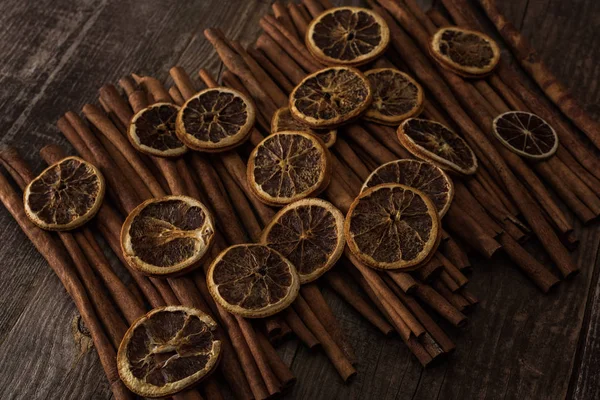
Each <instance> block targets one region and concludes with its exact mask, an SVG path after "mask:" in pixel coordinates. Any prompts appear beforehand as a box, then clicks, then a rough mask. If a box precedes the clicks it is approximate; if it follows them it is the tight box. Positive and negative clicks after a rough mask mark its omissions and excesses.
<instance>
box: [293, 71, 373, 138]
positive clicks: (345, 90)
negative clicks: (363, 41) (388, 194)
mask: <svg viewBox="0 0 600 400" xmlns="http://www.w3.org/2000/svg"><path fill="white" fill-rule="evenodd" d="M372 97H373V95H372V91H371V86H370V85H369V81H368V80H367V78H366V77H365V76H364V75H363V73H362V72H360V71H359V70H357V69H355V68H350V67H331V68H325V69H322V70H320V71H317V72H315V73H313V74H311V75H308V76H307V77H306V78H304V79H303V80H302V82H300V83H299V84H298V86H296V87H295V88H294V90H293V91H292V93H291V94H290V112H291V113H292V116H293V117H294V118H296V119H297V120H299V121H301V122H303V123H304V124H306V125H308V126H310V127H311V128H316V129H323V128H334V127H337V126H340V125H342V124H344V123H346V122H349V121H351V120H353V119H355V118H357V117H358V116H360V114H362V113H363V112H364V111H365V110H366V109H367V107H369V105H370V104H371V101H372Z"/></svg>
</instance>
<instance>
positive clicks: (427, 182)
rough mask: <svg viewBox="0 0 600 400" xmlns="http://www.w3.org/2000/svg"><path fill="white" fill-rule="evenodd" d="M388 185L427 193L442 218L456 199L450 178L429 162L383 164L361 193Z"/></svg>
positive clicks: (374, 172) (400, 161)
mask: <svg viewBox="0 0 600 400" xmlns="http://www.w3.org/2000/svg"><path fill="white" fill-rule="evenodd" d="M386 183H399V184H401V185H404V186H410V187H411V188H414V189H417V190H420V191H421V192H423V193H425V194H426V195H427V197H429V199H430V200H431V201H433V204H434V205H435V208H436V209H437V211H438V216H439V217H440V218H442V217H443V216H444V215H445V214H446V211H448V208H450V204H451V203H452V198H453V197H454V185H453V184H452V180H451V179H450V177H449V176H448V175H447V174H446V173H445V172H444V171H443V170H442V169H441V168H438V167H436V166H435V165H433V164H432V163H430V162H427V161H418V160H396V161H390V162H388V163H386V164H383V165H382V166H380V167H379V168H377V169H376V170H375V171H373V172H372V173H371V175H369V177H368V178H367V180H366V181H365V183H364V185H363V187H362V190H361V192H364V191H365V190H367V189H369V188H372V187H375V186H377V185H383V184H386Z"/></svg>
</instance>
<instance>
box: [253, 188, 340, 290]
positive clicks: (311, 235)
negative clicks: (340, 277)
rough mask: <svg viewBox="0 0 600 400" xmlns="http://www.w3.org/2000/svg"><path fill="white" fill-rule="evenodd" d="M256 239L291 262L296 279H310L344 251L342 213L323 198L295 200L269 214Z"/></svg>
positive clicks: (307, 280) (304, 281)
mask: <svg viewBox="0 0 600 400" xmlns="http://www.w3.org/2000/svg"><path fill="white" fill-rule="evenodd" d="M260 241H261V242H262V243H264V244H266V245H267V246H269V247H270V248H272V249H275V250H277V251H278V252H280V253H281V254H283V256H284V257H286V258H287V259H288V260H290V261H291V262H292V264H294V266H295V267H296V269H297V271H298V275H299V276H300V283H308V282H312V281H314V280H315V279H317V278H318V277H320V276H321V275H323V274H324V273H325V272H327V271H329V270H330V269H331V267H333V265H334V264H335V263H336V262H337V260H339V258H340V256H341V255H342V252H343V251H344V245H345V243H346V241H345V239H344V216H343V215H342V213H341V212H340V210H338V209H337V208H335V207H334V206H333V204H331V203H329V202H327V201H325V200H321V199H316V198H311V199H303V200H299V201H297V202H295V203H292V204H290V205H288V206H286V207H285V208H283V209H281V210H280V211H279V212H278V213H277V214H276V215H275V217H273V219H272V220H271V222H270V223H269V225H267V227H266V228H265V229H264V231H263V233H262V235H261V240H260Z"/></svg>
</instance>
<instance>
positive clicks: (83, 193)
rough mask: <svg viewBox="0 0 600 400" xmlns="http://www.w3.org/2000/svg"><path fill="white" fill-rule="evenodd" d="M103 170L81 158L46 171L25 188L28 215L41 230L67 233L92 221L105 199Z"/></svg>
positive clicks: (74, 158) (70, 159)
mask: <svg viewBox="0 0 600 400" xmlns="http://www.w3.org/2000/svg"><path fill="white" fill-rule="evenodd" d="M104 190H105V184H104V177H103V176H102V174H101V173H100V170H98V168H96V167H95V166H93V165H92V164H90V163H88V162H86V161H84V160H82V159H81V158H79V157H67V158H65V159H63V160H61V161H59V162H57V163H55V164H52V165H51V166H49V167H48V168H46V169H45V170H44V171H43V172H42V173H41V174H40V175H38V176H37V177H36V178H35V179H34V180H32V181H31V182H30V183H29V185H27V187H26V188H25V191H24V193H23V202H24V207H25V214H27V216H28V217H29V219H30V220H31V221H32V222H33V223H34V224H36V225H37V226H39V227H40V228H42V229H48V230H52V231H67V230H71V229H75V228H77V227H80V226H81V225H83V224H85V223H86V222H87V221H89V220H90V219H92V218H93V217H94V215H96V213H97V212H98V210H100V206H101V205H102V199H103V198H104Z"/></svg>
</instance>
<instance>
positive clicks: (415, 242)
mask: <svg viewBox="0 0 600 400" xmlns="http://www.w3.org/2000/svg"><path fill="white" fill-rule="evenodd" d="M344 232H345V234H346V241H347V243H348V247H349V248H350V250H351V251H352V253H354V254H355V255H356V256H357V257H358V258H359V259H360V260H361V261H362V262H364V263H365V264H366V265H368V266H370V267H373V268H378V269H404V270H411V269H415V268H417V267H419V266H420V264H421V263H422V262H424V261H427V260H428V258H429V256H430V255H431V254H433V252H434V251H435V249H436V248H437V246H438V245H439V241H440V237H441V235H440V232H441V226H440V221H439V217H438V213H437V210H436V208H435V205H434V204H433V202H432V201H431V200H430V199H429V198H428V197H427V195H425V194H424V193H423V192H421V191H420V190H416V189H413V188H411V187H408V186H404V185H399V184H395V183H392V184H385V185H379V186H375V187H373V188H371V189H368V190H366V191H364V192H362V193H361V194H360V195H359V196H358V197H357V198H356V200H354V202H353V203H352V205H351V206H350V210H349V211H348V215H347V217H346V222H345V225H344Z"/></svg>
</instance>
